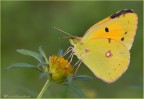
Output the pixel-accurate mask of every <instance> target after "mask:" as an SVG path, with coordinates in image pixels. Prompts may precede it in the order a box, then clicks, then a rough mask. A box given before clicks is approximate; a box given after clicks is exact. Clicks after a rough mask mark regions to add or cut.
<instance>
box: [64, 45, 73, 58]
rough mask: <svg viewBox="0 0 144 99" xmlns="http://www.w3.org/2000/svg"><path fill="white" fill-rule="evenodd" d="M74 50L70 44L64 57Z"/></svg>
mask: <svg viewBox="0 0 144 99" xmlns="http://www.w3.org/2000/svg"><path fill="white" fill-rule="evenodd" d="M72 50H73V47H72V46H70V47H69V48H68V49H67V50H66V51H65V53H64V54H63V55H62V57H64V56H65V55H67V54H68V53H69V52H71V51H72Z"/></svg>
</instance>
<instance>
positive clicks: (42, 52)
mask: <svg viewBox="0 0 144 99" xmlns="http://www.w3.org/2000/svg"><path fill="white" fill-rule="evenodd" d="M39 52H40V54H41V55H42V56H43V57H44V59H45V62H46V63H47V64H48V59H47V57H46V54H45V52H44V50H43V49H42V47H41V46H40V47H39Z"/></svg>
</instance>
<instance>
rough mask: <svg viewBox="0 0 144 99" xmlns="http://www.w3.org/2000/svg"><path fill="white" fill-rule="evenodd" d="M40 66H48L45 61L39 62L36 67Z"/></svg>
mask: <svg viewBox="0 0 144 99" xmlns="http://www.w3.org/2000/svg"><path fill="white" fill-rule="evenodd" d="M40 66H48V64H47V63H46V62H39V63H38V65H37V67H40Z"/></svg>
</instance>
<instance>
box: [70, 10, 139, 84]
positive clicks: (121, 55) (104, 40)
mask: <svg viewBox="0 0 144 99" xmlns="http://www.w3.org/2000/svg"><path fill="white" fill-rule="evenodd" d="M136 29H137V15H136V14H135V13H134V12H133V11H132V10H122V11H120V12H118V13H116V14H113V15H112V16H110V17H108V18H106V19H104V20H102V21H100V22H98V23H96V24H95V25H93V26H92V27H91V28H90V29H89V30H87V32H86V33H85V35H84V36H83V37H74V38H71V39H70V43H71V44H72V45H73V46H74V48H73V51H74V53H75V55H76V56H77V57H78V59H80V60H82V62H83V63H84V64H85V65H86V66H87V67H88V68H89V69H90V70H91V71H92V72H93V73H94V75H95V76H96V77H98V78H100V79H102V80H103V81H105V82H107V83H112V82H114V81H116V80H117V79H118V78H119V77H120V76H122V74H123V73H124V72H125V71H126V70H127V68H128V65H129V62H130V53H129V50H130V48H131V46H132V43H133V40H134V36H135V34H136Z"/></svg>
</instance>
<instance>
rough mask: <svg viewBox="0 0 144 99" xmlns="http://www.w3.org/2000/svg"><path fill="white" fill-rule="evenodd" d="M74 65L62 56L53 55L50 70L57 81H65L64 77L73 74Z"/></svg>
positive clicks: (50, 59)
mask: <svg viewBox="0 0 144 99" xmlns="http://www.w3.org/2000/svg"><path fill="white" fill-rule="evenodd" d="M72 70H73V67H72V66H71V65H70V63H69V62H68V61H67V60H65V59H64V58H63V57H60V56H55V55H53V56H51V57H50V58H49V72H50V73H51V74H52V79H53V80H55V81H63V80H64V78H65V77H66V76H68V75H71V74H72Z"/></svg>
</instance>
